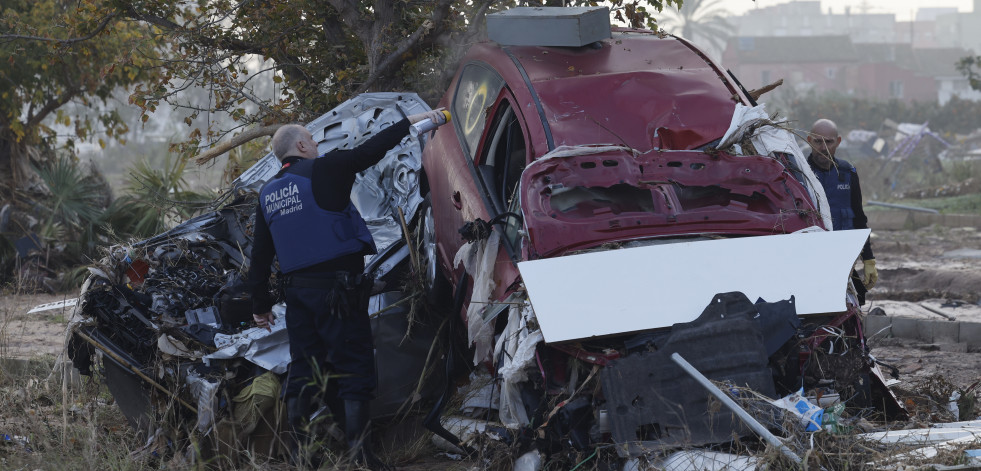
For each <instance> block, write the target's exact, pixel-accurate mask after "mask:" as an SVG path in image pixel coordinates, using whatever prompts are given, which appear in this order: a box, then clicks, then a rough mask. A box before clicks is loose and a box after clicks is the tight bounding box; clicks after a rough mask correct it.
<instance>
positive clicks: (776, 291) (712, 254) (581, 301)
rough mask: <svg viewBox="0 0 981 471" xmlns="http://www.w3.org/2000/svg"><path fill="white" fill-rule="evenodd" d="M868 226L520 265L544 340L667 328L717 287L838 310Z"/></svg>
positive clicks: (687, 317) (804, 308) (801, 307)
mask: <svg viewBox="0 0 981 471" xmlns="http://www.w3.org/2000/svg"><path fill="white" fill-rule="evenodd" d="M869 232H870V231H869V230H868V229H859V230H850V231H835V232H823V231H822V232H809V233H796V234H782V235H774V236H761V237H742V238H737V239H720V240H709V241H698V242H679V243H675V244H664V245H652V246H648V247H637V248H629V249H621V250H609V251H605V252H592V253H586V254H580V255H571V256H568V257H557V258H550V259H542V260H533V261H528V262H521V263H519V264H518V270H519V271H520V272H521V277H522V279H523V280H524V283H525V287H526V288H527V290H528V297H529V299H530V300H531V304H532V307H534V309H535V315H536V317H538V323H539V325H540V326H541V328H542V333H543V334H544V336H545V341H546V342H561V341H565V340H574V339H582V338H587V337H593V336H602V335H610V334H619V333H626V332H634V331H639V330H647V329H655V328H661V327H670V326H671V325H673V324H676V323H679V322H690V321H692V320H694V319H696V318H697V317H698V315H699V314H701V312H702V311H703V310H704V309H705V306H706V305H708V303H709V302H710V301H711V300H712V297H713V296H714V295H715V294H717V293H726V292H730V291H741V292H743V293H744V294H746V296H747V297H749V299H750V300H751V301H753V302H756V299H757V298H763V299H764V300H766V301H769V302H773V301H780V300H783V299H789V298H790V296H796V304H797V314H798V315H804V314H816V313H826V312H841V311H844V310H845V309H846V308H845V293H846V289H847V286H848V275H849V272H850V270H851V268H852V265H853V264H854V262H855V259H856V258H857V257H858V254H859V252H861V250H862V246H863V245H864V244H865V240H866V239H867V238H868V236H869Z"/></svg>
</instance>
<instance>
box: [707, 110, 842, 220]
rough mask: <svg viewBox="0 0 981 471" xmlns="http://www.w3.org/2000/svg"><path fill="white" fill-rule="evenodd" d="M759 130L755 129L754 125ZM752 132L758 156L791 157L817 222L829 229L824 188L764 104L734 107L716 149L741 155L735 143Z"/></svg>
mask: <svg viewBox="0 0 981 471" xmlns="http://www.w3.org/2000/svg"><path fill="white" fill-rule="evenodd" d="M760 124H762V125H761V126H759V127H757V125H760ZM751 130H752V131H753V133H754V134H753V135H752V136H751V137H750V142H752V143H753V147H755V148H756V152H757V153H758V154H759V155H766V156H771V157H772V156H773V154H774V153H775V152H782V153H785V154H788V155H791V156H793V158H794V163H795V164H796V165H797V168H798V169H800V172H801V174H803V175H804V179H805V180H806V181H807V184H806V185H805V186H806V187H807V192H808V193H809V194H810V195H811V199H812V200H814V205H815V206H817V208H818V211H820V212H821V219H822V220H824V227H826V228H828V230H830V229H831V206H830V205H829V203H828V197H827V196H826V195H825V194H824V187H823V186H821V182H819V181H818V179H817V177H816V176H815V175H814V172H813V171H811V166H810V165H809V164H808V163H807V156H806V155H804V152H803V151H801V149H800V147H799V146H798V145H797V139H796V138H795V137H794V135H793V133H791V132H790V131H788V130H786V129H784V128H782V127H780V126H775V125H773V124H772V121H771V120H770V115H769V114H767V112H766V107H765V104H763V103H761V104H759V105H757V106H753V107H749V106H746V105H743V104H739V103H737V104H736V109H735V111H733V113H732V122H731V123H730V124H729V129H728V130H727V131H726V133H725V135H724V136H722V140H721V142H720V144H719V149H728V148H729V147H730V146H735V150H737V153H739V152H738V151H741V149H739V146H738V144H737V142H739V141H741V140H742V139H743V138H744V136H745V133H747V132H750V131H751Z"/></svg>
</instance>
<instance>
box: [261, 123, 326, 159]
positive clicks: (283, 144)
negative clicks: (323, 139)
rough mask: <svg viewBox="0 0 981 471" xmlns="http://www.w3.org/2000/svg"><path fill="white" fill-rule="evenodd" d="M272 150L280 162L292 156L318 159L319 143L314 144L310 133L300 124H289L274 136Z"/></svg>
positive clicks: (278, 130)
mask: <svg viewBox="0 0 981 471" xmlns="http://www.w3.org/2000/svg"><path fill="white" fill-rule="evenodd" d="M272 149H273V154H276V158H278V159H279V160H283V159H285V158H286V157H290V156H296V157H303V158H306V159H313V158H316V157H317V143H316V142H313V136H312V135H311V134H310V131H307V128H305V127H303V126H301V125H299V124H287V125H285V126H282V127H280V128H279V129H277V130H276V134H273V138H272Z"/></svg>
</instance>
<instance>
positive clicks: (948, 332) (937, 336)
mask: <svg viewBox="0 0 981 471" xmlns="http://www.w3.org/2000/svg"><path fill="white" fill-rule="evenodd" d="M930 323H931V324H932V325H931V326H930V327H931V328H930V330H931V331H932V337H933V339H932V340H930V341H931V342H933V343H942V344H951V343H958V342H959V341H960V340H959V338H960V331H961V323H960V322H951V321H931V322H930Z"/></svg>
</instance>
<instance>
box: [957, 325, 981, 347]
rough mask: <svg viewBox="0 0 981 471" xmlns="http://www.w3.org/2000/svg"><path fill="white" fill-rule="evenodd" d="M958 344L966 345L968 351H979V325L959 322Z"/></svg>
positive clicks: (980, 342) (980, 335)
mask: <svg viewBox="0 0 981 471" xmlns="http://www.w3.org/2000/svg"><path fill="white" fill-rule="evenodd" d="M960 325H961V329H960V335H959V338H958V342H961V343H966V344H967V348H968V349H970V350H975V351H976V350H981V323H977V322H960Z"/></svg>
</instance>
